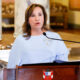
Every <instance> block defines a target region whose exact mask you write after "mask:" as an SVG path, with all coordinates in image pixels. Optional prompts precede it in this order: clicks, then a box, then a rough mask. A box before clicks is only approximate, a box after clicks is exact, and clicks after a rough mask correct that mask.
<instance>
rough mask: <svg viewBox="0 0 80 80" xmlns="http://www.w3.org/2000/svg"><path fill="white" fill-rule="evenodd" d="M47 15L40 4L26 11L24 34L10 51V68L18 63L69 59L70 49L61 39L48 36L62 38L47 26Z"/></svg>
mask: <svg viewBox="0 0 80 80" xmlns="http://www.w3.org/2000/svg"><path fill="white" fill-rule="evenodd" d="M46 22H47V15H46V12H45V9H44V7H43V6H41V5H40V4H32V5H31V6H30V7H29V8H28V9H27V10H26V13H25V22H24V25H23V35H20V36H18V37H17V38H16V40H15V42H14V45H13V47H12V49H11V52H10V57H9V62H8V66H7V67H8V68H16V65H18V66H21V65H22V64H36V63H51V62H53V61H54V60H63V61H67V60H68V53H69V51H68V49H67V48H66V46H65V44H64V43H63V42H61V41H57V40H50V39H48V38H47V37H46V36H44V35H43V32H45V33H46V35H47V36H48V37H52V38H57V39H61V38H60V36H59V35H58V34H57V33H54V32H51V31H48V30H47V28H46Z"/></svg>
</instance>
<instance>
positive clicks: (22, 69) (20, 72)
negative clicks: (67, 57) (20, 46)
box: [3, 62, 80, 80]
mask: <svg viewBox="0 0 80 80" xmlns="http://www.w3.org/2000/svg"><path fill="white" fill-rule="evenodd" d="M79 64H80V62H66V63H59V64H55V63H45V64H30V65H23V66H18V67H17V68H16V69H4V72H3V77H4V79H3V80H80V66H79ZM51 72H52V74H50V73H51ZM51 76H52V78H51V79H50V78H49V79H48V77H51ZM45 78H46V79H45Z"/></svg>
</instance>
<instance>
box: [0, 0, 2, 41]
mask: <svg viewBox="0 0 80 80" xmlns="http://www.w3.org/2000/svg"><path fill="white" fill-rule="evenodd" d="M1 17H2V16H1V0H0V40H1V36H2V25H1V20H2V18H1Z"/></svg>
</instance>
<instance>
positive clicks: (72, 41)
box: [43, 32, 80, 43]
mask: <svg viewBox="0 0 80 80" xmlns="http://www.w3.org/2000/svg"><path fill="white" fill-rule="evenodd" d="M43 35H44V36H46V37H47V38H48V39H52V40H59V41H66V42H72V43H80V42H76V41H70V40H63V39H56V38H50V37H48V36H47V35H46V33H45V32H43Z"/></svg>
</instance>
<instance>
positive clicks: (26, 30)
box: [23, 4, 47, 37]
mask: <svg viewBox="0 0 80 80" xmlns="http://www.w3.org/2000/svg"><path fill="white" fill-rule="evenodd" d="M36 7H40V8H41V9H42V11H43V15H44V24H43V27H42V29H44V30H47V27H46V23H47V14H46V11H45V9H44V7H43V6H42V5H40V4H32V5H31V6H29V7H28V8H27V9H26V12H25V22H24V24H23V33H27V35H24V37H30V36H31V26H30V24H29V17H30V16H31V14H32V12H33V10H34V8H36Z"/></svg>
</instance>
